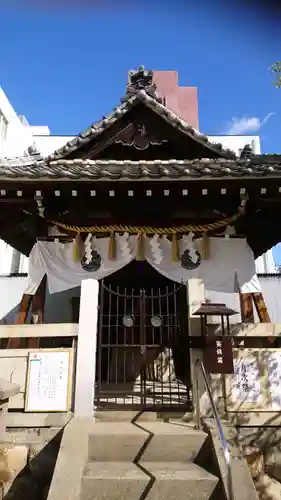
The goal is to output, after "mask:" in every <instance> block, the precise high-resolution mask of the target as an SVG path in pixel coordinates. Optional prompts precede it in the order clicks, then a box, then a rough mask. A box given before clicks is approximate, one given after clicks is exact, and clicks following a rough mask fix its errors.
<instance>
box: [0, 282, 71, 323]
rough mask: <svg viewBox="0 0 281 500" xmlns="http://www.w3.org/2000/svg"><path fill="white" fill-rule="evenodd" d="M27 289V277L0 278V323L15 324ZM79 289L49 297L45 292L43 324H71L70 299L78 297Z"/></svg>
mask: <svg viewBox="0 0 281 500" xmlns="http://www.w3.org/2000/svg"><path fill="white" fill-rule="evenodd" d="M26 287H27V276H24V275H21V276H13V277H6V276H2V277H1V276H0V296H1V302H0V322H1V323H5V324H7V325H12V324H14V323H15V319H16V315H17V312H18V308H19V304H20V301H21V298H22V295H23V294H24V292H25V290H26ZM80 291H81V289H80V287H77V288H72V289H71V290H67V291H65V292H60V293H55V294H52V295H50V294H49V292H48V290H47V292H46V302H45V318H44V323H72V322H73V315H72V306H71V299H72V298H73V297H80Z"/></svg>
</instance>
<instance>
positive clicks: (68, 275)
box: [26, 234, 261, 294]
mask: <svg viewBox="0 0 281 500" xmlns="http://www.w3.org/2000/svg"><path fill="white" fill-rule="evenodd" d="M115 237H116V255H115V258H114V260H110V259H109V257H108V248H109V238H95V237H93V238H92V239H91V247H90V248H89V245H88V257H89V261H90V260H91V252H92V250H93V251H95V252H97V253H98V254H99V255H100V257H101V262H100V267H99V269H97V270H96V271H93V270H91V267H90V266H89V268H88V269H89V270H86V269H85V268H83V267H82V264H81V261H79V260H78V261H76V260H75V259H74V257H73V255H74V243H73V242H71V243H66V244H63V243H59V242H57V243H55V242H43V241H38V242H37V243H36V244H35V245H34V247H33V249H32V251H31V253H30V258H29V273H28V275H29V276H28V288H27V290H26V293H30V294H34V293H35V292H36V290H37V288H38V286H39V284H40V282H41V281H42V278H43V276H44V275H45V274H46V275H47V281H48V288H49V292H50V293H56V292H61V291H63V290H67V289H70V288H74V287H76V286H79V285H80V284H81V281H82V280H83V279H87V278H93V279H97V280H100V279H102V278H105V277H107V276H109V275H110V274H113V273H115V272H116V271H118V270H119V269H121V268H122V267H124V266H126V265H127V264H129V263H130V262H131V261H132V260H133V259H134V258H135V257H136V254H137V236H129V235H128V234H124V235H119V234H116V236H115ZM178 247H179V255H180V257H182V256H183V257H184V265H185V267H188V269H186V268H184V267H183V266H182V261H181V259H179V260H177V261H176V262H174V261H173V259H172V243H171V241H169V240H168V238H167V237H165V236H164V237H158V236H157V235H155V236H154V237H153V238H148V237H144V255H145V259H146V260H147V262H149V264H150V265H151V266H152V267H153V268H154V269H156V270H157V271H158V272H159V273H161V274H162V275H163V276H165V277H166V278H168V279H170V280H172V281H175V282H178V283H182V282H183V283H186V282H187V281H188V279H191V278H199V279H202V280H203V281H204V284H205V288H206V289H207V290H209V291H216V292H224V293H234V292H237V291H238V290H237V286H238V287H239V290H240V291H241V292H242V293H246V292H259V291H261V288H260V284H259V281H258V278H257V276H256V271H255V260H254V255H253V252H252V251H251V249H250V247H249V246H248V244H247V241H246V240H245V239H243V238H233V239H232V238H231V239H225V238H210V239H209V256H208V259H206V260H204V259H203V258H202V257H201V256H200V247H201V240H200V239H199V240H196V242H195V243H194V241H193V240H192V236H191V235H188V236H183V237H182V238H181V239H180V240H179V241H178ZM198 251H199V252H198ZM84 267H87V266H84Z"/></svg>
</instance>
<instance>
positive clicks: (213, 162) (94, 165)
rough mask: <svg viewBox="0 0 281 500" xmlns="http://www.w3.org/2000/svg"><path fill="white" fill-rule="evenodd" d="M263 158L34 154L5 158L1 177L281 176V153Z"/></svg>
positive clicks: (25, 178) (18, 178) (157, 177)
mask: <svg viewBox="0 0 281 500" xmlns="http://www.w3.org/2000/svg"><path fill="white" fill-rule="evenodd" d="M263 158H264V161H263V162H262V161H260V158H257V160H256V161H255V159H254V158H253V159H252V160H227V159H224V158H221V159H201V160H175V159H172V160H165V161H162V160H151V161H145V160H141V161H130V160H124V161H116V160H82V159H74V160H52V161H47V160H44V159H38V160H37V161H36V160H35V161H34V158H33V157H25V158H16V159H15V158H13V159H8V158H1V159H0V180H2V181H5V180H7V181H10V180H15V181H16V180H17V181H25V180H26V181H27V180H38V181H39V180H40V181H44V180H60V179H61V180H64V179H69V180H76V181H79V180H93V181H94V180H110V179H112V180H118V179H123V180H126V179H131V180H138V179H145V178H147V179H163V180H165V179H171V180H172V179H183V180H184V179H186V180H189V179H190V180H192V179H199V178H205V179H208V178H238V177H265V176H266V177H270V176H271V177H280V178H281V156H280V157H275V161H274V162H272V161H270V159H268V161H267V160H266V155H265V157H263Z"/></svg>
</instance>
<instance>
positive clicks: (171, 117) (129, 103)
mask: <svg viewBox="0 0 281 500" xmlns="http://www.w3.org/2000/svg"><path fill="white" fill-rule="evenodd" d="M138 102H144V103H145V104H146V105H147V106H148V107H149V108H151V109H153V110H154V111H155V112H156V113H157V114H158V115H160V116H162V117H163V119H164V120H166V121H167V122H168V123H170V124H171V125H172V126H173V127H174V128H176V129H178V130H181V131H182V132H184V133H185V134H187V135H188V136H190V137H193V138H194V140H195V141H197V142H199V143H204V144H205V145H206V146H207V147H208V148H209V149H210V150H212V151H214V152H216V153H217V154H219V155H221V156H224V157H226V158H235V157H236V155H235V153H234V152H233V151H230V150H227V149H224V148H223V147H222V145H221V144H214V143H213V142H210V141H209V140H208V138H207V137H206V136H205V135H203V134H201V132H199V131H198V130H196V129H195V128H193V127H192V126H191V125H189V124H188V123H186V122H185V121H184V120H183V119H182V118H180V117H179V116H178V115H176V113H174V112H173V111H171V110H170V109H168V108H167V107H166V106H164V105H163V104H161V103H159V102H158V101H157V100H156V99H154V98H153V97H151V96H149V95H148V94H147V93H146V92H145V90H144V89H142V90H140V91H139V92H137V93H136V94H134V95H132V96H131V97H128V98H127V99H126V100H125V101H124V102H122V103H121V104H120V106H118V107H117V108H115V109H114V110H113V111H112V112H111V113H110V114H108V115H107V116H105V117H104V118H103V119H102V120H100V121H98V122H96V123H94V124H93V125H91V126H90V127H89V128H88V129H87V130H86V131H84V132H82V133H81V134H79V135H78V136H77V137H75V138H74V139H72V140H71V141H69V142H67V143H66V144H65V145H64V146H63V147H61V148H59V149H57V150H56V151H55V152H54V153H52V154H51V155H49V157H48V159H49V160H54V159H58V158H62V157H63V156H64V155H67V154H70V153H72V152H74V151H75V150H77V149H78V148H79V146H80V145H82V144H86V143H87V142H90V141H91V140H92V139H93V138H94V137H97V136H98V135H99V134H101V133H102V132H103V131H104V130H106V129H107V128H109V127H110V126H111V125H112V124H113V123H115V122H116V121H117V120H118V119H119V118H120V117H121V116H123V115H124V114H126V113H127V112H128V111H129V109H131V108H132V107H133V106H134V105H136V104H137V103H138Z"/></svg>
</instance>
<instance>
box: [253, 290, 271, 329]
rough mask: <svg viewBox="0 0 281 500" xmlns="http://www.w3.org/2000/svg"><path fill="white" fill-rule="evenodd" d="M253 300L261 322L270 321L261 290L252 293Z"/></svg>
mask: <svg viewBox="0 0 281 500" xmlns="http://www.w3.org/2000/svg"><path fill="white" fill-rule="evenodd" d="M253 302H254V304H255V308H256V311H257V314H258V317H259V320H260V322H261V323H271V321H270V317H269V314H268V310H267V307H266V303H265V301H264V298H263V294H262V293H261V292H256V293H253Z"/></svg>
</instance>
